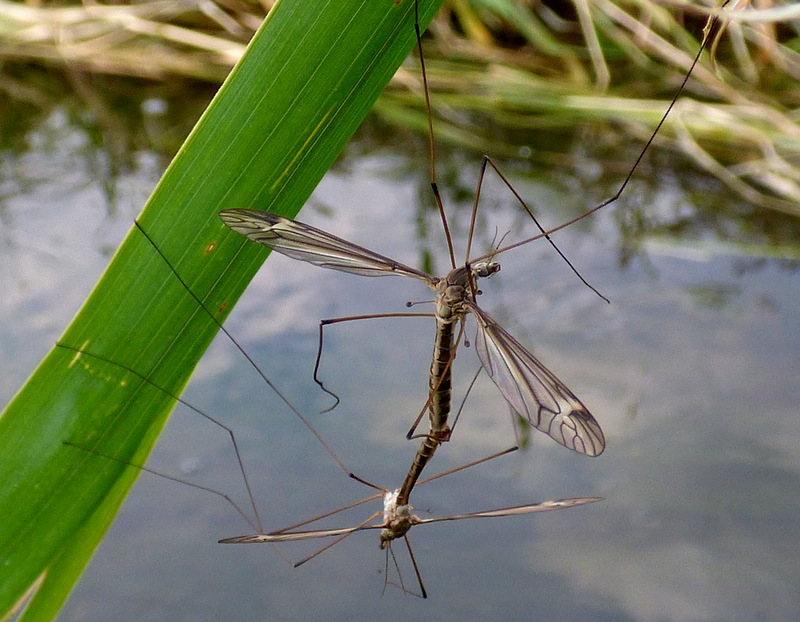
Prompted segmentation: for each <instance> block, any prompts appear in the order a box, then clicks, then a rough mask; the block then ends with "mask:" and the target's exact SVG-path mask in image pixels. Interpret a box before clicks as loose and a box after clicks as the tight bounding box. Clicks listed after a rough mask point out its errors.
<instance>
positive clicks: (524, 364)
mask: <svg viewBox="0 0 800 622" xmlns="http://www.w3.org/2000/svg"><path fill="white" fill-rule="evenodd" d="M469 308H470V311H471V312H472V313H473V315H474V316H475V319H476V320H477V322H478V334H477V337H476V339H475V348H476V349H477V351H478V357H479V358H480V360H481V363H482V364H483V367H484V369H486V372H487V373H488V374H489V377H490V378H491V379H492V381H493V382H494V383H495V384H496V385H497V388H499V389H500V392H501V393H502V394H503V397H505V398H506V400H507V401H508V402H509V404H511V406H512V407H513V408H514V410H516V411H517V412H518V413H519V414H521V415H524V416H525V418H526V419H527V420H528V421H529V422H530V424H531V425H532V426H533V427H535V428H536V429H537V430H540V431H541V432H544V433H546V434H547V435H549V436H550V438H552V439H553V440H555V441H556V442H557V443H560V444H562V445H564V447H567V448H568V449H572V450H573V451H577V452H578V453H581V454H586V455H587V456H599V455H600V454H601V453H603V449H605V445H606V441H605V437H604V436H603V430H601V429H600V424H598V423H597V420H596V419H595V418H594V417H593V416H592V415H591V413H590V412H589V411H588V410H587V409H586V407H585V406H584V405H583V404H582V403H581V401H580V400H579V399H578V398H577V397H575V394H574V393H572V391H570V390H569V389H568V388H567V387H566V386H565V385H564V383H563V382H561V381H560V380H559V379H558V378H556V377H555V376H554V375H553V374H552V373H551V372H550V370H548V369H547V368H546V367H545V366H544V365H542V364H541V363H540V362H539V361H538V360H536V358H534V356H533V355H532V354H531V353H530V352H528V351H527V350H526V349H525V348H524V347H523V346H522V344H520V343H519V342H518V341H517V340H516V339H514V338H513V337H512V336H511V335H509V334H508V333H507V332H506V331H505V330H504V329H503V327H502V326H500V325H499V324H498V323H497V322H495V321H494V320H493V319H492V318H491V317H490V316H489V315H487V314H486V312H485V311H482V310H481V309H480V308H479V307H478V306H476V305H475V304H469Z"/></svg>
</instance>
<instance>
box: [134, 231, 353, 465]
mask: <svg viewBox="0 0 800 622" xmlns="http://www.w3.org/2000/svg"><path fill="white" fill-rule="evenodd" d="M134 223H135V224H136V228H137V229H139V231H141V232H142V235H144V237H145V238H147V240H148V241H149V242H150V244H151V245H152V246H153V248H154V249H155V250H156V252H157V253H158V254H159V255H160V256H161V258H162V259H163V260H164V262H165V263H166V264H167V266H169V269H170V270H171V271H172V274H173V275H175V278H176V279H178V281H180V283H181V284H182V285H183V286H184V288H185V289H186V291H187V292H188V293H189V295H190V296H191V297H192V298H194V300H195V301H196V302H197V304H198V305H199V306H200V308H201V309H203V311H205V313H206V315H208V317H210V318H211V320H212V321H213V322H214V323H215V324H216V325H217V326H218V327H219V329H220V330H221V331H222V332H223V333H224V334H225V335H226V336H227V337H228V339H230V340H231V341H232V342H233V344H234V345H235V346H236V348H237V349H238V350H239V352H241V353H242V355H243V356H244V357H245V359H247V361H248V362H249V363H250V365H251V366H252V367H253V369H255V370H256V372H257V373H258V375H259V376H261V379H262V380H263V381H264V382H265V383H266V385H267V386H268V387H269V388H270V389H272V391H273V392H274V393H275V395H277V396H278V397H279V398H280V400H281V401H282V402H283V403H284V404H285V405H286V406H287V407H288V408H289V410H291V411H292V412H293V413H294V414H295V415H296V416H297V418H298V419H300V421H301V422H302V423H303V425H304V426H306V428H308V430H309V431H310V432H311V433H312V434H313V435H314V437H315V438H316V439H317V441H318V442H319V444H320V445H322V447H324V448H325V451H327V452H328V454H329V455H330V456H331V457H332V458H333V459H334V460H335V461H336V464H338V465H339V467H340V468H341V469H342V470H343V471H344V472H345V473H347V474H348V475H349V474H350V473H352V471H350V469H349V468H348V467H347V465H346V464H345V463H344V462H343V461H342V459H341V458H339V456H337V455H336V453H335V452H334V451H333V449H331V447H330V445H328V443H326V442H325V439H323V438H322V436H320V434H319V432H317V431H316V430H315V429H314V426H312V425H311V423H310V422H309V421H308V419H306V418H305V417H304V416H303V414H302V413H301V412H300V411H299V410H297V408H295V406H294V404H292V403H291V402H290V401H289V400H288V398H286V396H284V395H283V393H281V391H280V390H279V389H278V387H276V386H275V384H273V382H272V381H271V380H270V379H269V378H268V377H267V375H266V374H265V373H264V372H263V371H261V368H259V366H258V365H256V362H255V361H254V360H253V359H252V357H251V356H250V355H249V354H248V353H247V352H246V351H245V349H244V348H243V347H242V346H241V345H240V344H239V342H238V341H236V339H234V337H233V335H231V333H230V332H229V331H228V329H226V328H225V326H223V324H222V322H220V321H219V320H218V319H217V317H216V316H215V315H214V314H213V313H211V311H209V310H208V309H207V308H206V306H205V305H204V304H203V301H202V300H200V298H199V297H198V296H197V294H195V293H194V292H193V291H192V289H191V288H190V287H189V286H188V284H187V283H186V282H185V281H184V280H183V278H182V277H181V275H180V274H178V271H177V270H176V269H175V267H174V266H173V265H172V263H171V262H170V261H169V259H167V257H166V255H164V253H163V252H162V251H161V249H160V248H159V247H158V245H157V244H156V243H155V242H154V241H153V239H152V238H151V237H150V236H149V235H148V233H147V232H146V231H145V230H144V227H142V226H141V225H140V224H139V222H138V221H134Z"/></svg>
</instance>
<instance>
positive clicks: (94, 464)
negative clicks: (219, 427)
mask: <svg viewBox="0 0 800 622" xmlns="http://www.w3.org/2000/svg"><path fill="white" fill-rule="evenodd" d="M440 4H441V0H432V1H431V2H422V5H423V6H422V7H421V11H422V13H423V14H422V15H421V20H422V22H423V24H426V23H427V22H428V21H429V19H430V17H431V16H432V14H433V13H434V12H435V10H436V9H437V8H438V6H439V5H440ZM413 13H414V5H413V2H412V1H411V0H404V1H403V2H402V3H399V4H397V3H395V2H394V0H337V1H336V2H308V1H307V0H281V1H280V2H279V3H278V4H277V5H276V6H275V8H274V10H273V12H272V13H270V15H269V17H268V18H267V20H266V21H265V23H264V25H263V26H262V28H261V29H260V30H259V32H258V34H257V35H256V37H255V38H254V39H253V41H252V42H251V44H250V46H249V47H248V51H247V53H246V55H245V56H244V58H243V59H242V60H241V62H240V63H239V64H238V65H237V66H236V68H235V69H234V70H233V72H232V73H231V75H230V76H229V78H228V80H227V81H226V82H225V84H224V85H223V87H222V89H221V90H220V92H219V93H218V95H217V97H216V98H215V99H214V101H213V102H212V104H211V105H210V106H209V108H208V110H207V111H206V113H205V114H204V116H203V118H202V119H201V120H200V122H199V123H198V125H197V126H196V128H195V129H194V131H193V132H192V134H191V136H190V137H189V139H188V140H187V142H186V143H185V145H184V146H183V148H182V149H181V151H180V153H179V154H178V155H177V156H176V158H175V160H174V161H173V162H172V164H171V165H170V167H169V169H168V171H167V172H166V173H165V175H164V177H163V178H162V179H161V181H160V183H159V185H158V187H157V188H156V190H155V191H154V193H153V195H152V197H151V198H150V200H149V202H148V204H147V207H146V209H145V211H144V212H143V213H142V215H141V217H140V219H139V220H140V222H141V224H142V227H143V228H144V229H145V230H146V231H147V232H148V234H149V235H150V236H151V237H152V238H153V239H154V240H155V242H156V244H157V245H158V246H159V248H160V249H161V250H162V251H163V252H164V254H165V255H166V256H167V257H168V258H169V259H170V261H171V262H172V263H173V265H175V266H176V268H177V270H178V272H179V273H180V274H181V276H182V278H183V279H184V280H185V281H186V282H187V283H188V284H189V286H190V287H191V288H192V290H193V291H194V292H195V293H196V294H197V295H198V296H199V297H200V298H202V299H203V301H204V303H205V305H206V306H207V308H209V309H212V310H214V311H215V314H216V315H217V317H218V318H219V319H220V320H222V319H224V317H225V316H226V315H227V313H228V312H229V311H230V309H231V308H232V306H233V304H234V303H235V302H236V300H237V299H238V297H239V296H240V295H241V293H242V291H243V290H244V288H245V286H246V285H247V283H248V282H249V281H250V279H251V278H252V276H253V274H254V273H255V271H256V270H257V269H258V267H259V265H260V264H261V262H262V261H263V260H264V258H265V253H264V251H262V249H260V248H257V247H256V245H252V244H249V243H247V242H246V241H245V240H244V239H242V238H241V237H240V236H238V235H236V234H234V233H232V232H231V231H229V230H227V229H226V228H225V227H224V225H222V224H221V222H220V221H219V218H218V217H217V213H218V212H219V211H220V210H221V209H223V208H227V207H244V206H249V207H255V208H258V209H264V210H271V211H276V212H280V213H282V214H286V215H290V216H291V215H294V214H295V213H296V212H297V211H298V210H299V209H300V207H301V206H302V204H303V203H304V202H305V201H306V199H307V198H308V196H309V195H310V193H311V191H312V189H313V188H314V186H315V185H316V184H317V182H318V181H319V180H320V179H321V178H322V176H323V174H324V173H325V171H326V170H327V168H328V167H329V166H330V165H331V164H332V162H333V161H334V159H335V158H336V157H337V155H338V154H339V153H340V151H341V149H342V147H343V146H344V144H345V143H346V141H347V140H348V139H349V137H350V136H351V135H352V133H353V132H354V131H355V129H356V127H357V126H358V124H359V123H360V121H361V119H362V118H363V117H364V116H365V115H366V113H367V112H368V110H369V108H370V107H371V106H372V103H373V102H374V101H375V99H376V98H377V96H378V94H379V93H380V92H381V90H382V89H383V87H384V86H385V84H386V83H387V82H388V80H389V79H390V77H391V75H392V74H393V73H394V71H395V70H396V68H397V67H398V66H399V64H400V63H401V62H402V60H403V58H404V57H405V56H406V54H407V52H408V51H409V49H410V48H411V47H412V45H413V43H414V30H413ZM65 285H66V286H68V284H65ZM216 332H217V326H216V324H215V323H214V322H213V321H212V320H211V319H210V318H209V317H208V315H206V314H205V313H204V312H202V311H201V310H199V309H198V306H197V304H196V302H195V301H194V300H193V299H192V298H191V297H190V296H189V294H187V292H186V291H185V289H184V288H183V287H182V286H181V285H180V283H179V282H178V281H177V279H176V278H175V276H174V275H173V274H172V272H171V271H170V270H169V268H168V267H167V266H166V265H165V263H164V261H163V260H162V259H161V257H159V255H158V254H157V253H156V252H155V251H154V249H153V247H152V246H151V245H150V244H149V243H148V242H147V241H146V240H145V239H144V237H143V236H142V234H141V233H140V232H139V231H138V230H136V229H132V230H131V233H130V234H129V235H128V237H127V238H126V240H125V242H124V243H123V245H122V246H121V247H120V249H119V251H118V252H117V254H116V256H115V257H114V259H113V261H112V263H111V264H110V265H109V268H108V270H107V271H106V273H105V274H104V276H103V277H102V278H101V280H100V281H99V282H98V284H97V286H96V288H95V290H94V291H93V292H92V294H91V296H90V297H89V299H88V300H87V301H86V303H85V304H84V306H83V308H82V309H81V311H80V313H79V314H78V315H77V316H76V317H75V319H74V321H73V322H72V324H71V325H70V326H69V328H68V329H67V331H66V332H65V333H64V335H63V337H62V338H61V341H60V343H62V344H66V345H69V346H72V347H75V348H80V349H82V350H85V351H87V352H91V353H93V354H95V355H97V356H98V357H102V358H94V357H91V356H87V355H85V354H84V355H81V356H76V354H75V352H74V351H71V350H67V349H64V348H60V347H56V348H54V349H53V350H52V351H51V352H50V353H49V355H48V356H47V357H46V359H45V360H44V361H43V362H42V364H41V365H40V366H39V368H38V369H37V370H36V372H35V373H34V375H33V376H32V377H31V378H30V379H29V380H28V382H27V383H26V385H25V386H24V387H23V388H22V389H21V390H20V392H19V393H18V394H17V396H16V397H15V398H14V399H13V400H12V402H11V403H10V404H9V406H8V408H7V409H6V411H5V412H4V413H3V415H2V418H0V575H1V576H0V578H1V580H0V612H3V613H4V614H7V613H8V612H10V611H12V610H13V608H14V606H15V605H16V604H17V603H18V602H19V601H20V599H21V598H22V597H23V596H24V595H25V593H26V591H27V590H28V589H29V588H30V586H32V585H33V584H34V582H35V581H36V580H37V579H38V578H40V577H43V578H44V580H43V583H42V585H41V587H40V588H39V590H38V592H37V593H36V594H35V596H34V597H33V600H32V601H31V602H30V604H29V605H28V608H27V610H26V611H25V614H24V616H23V619H25V620H34V619H35V620H44V619H51V618H52V617H53V616H55V615H56V613H57V612H58V610H59V608H60V606H61V604H62V603H63V601H64V600H65V599H66V597H67V595H68V593H69V590H70V589H71V587H72V585H73V584H74V583H75V581H76V580H77V578H78V576H79V575H80V573H81V571H82V569H83V568H84V567H85V565H86V563H87V562H88V559H89V557H90V556H91V553H92V551H93V550H94V548H95V547H96V546H97V544H98V543H99V541H100V539H101V538H102V536H103V534H104V533H105V531H106V529H107V528H108V526H109V524H110V523H111V521H112V520H113V517H114V515H115V513H116V511H117V509H118V507H119V506H120V504H121V503H122V500H123V498H124V496H125V494H126V493H127V491H128V490H129V488H130V487H131V485H132V484H133V481H134V480H135V478H136V475H137V474H138V472H137V470H136V469H131V468H127V467H124V466H123V465H121V464H118V463H115V462H113V461H111V460H108V459H106V458H103V457H101V456H98V455H96V454H93V453H91V452H87V451H81V450H79V449H75V448H73V447H69V446H65V445H64V444H63V442H64V441H71V442H73V443H75V444H77V445H80V446H84V447H90V448H93V449H95V450H96V451H99V452H102V453H104V454H108V455H113V456H116V457H119V458H120V459H122V460H128V461H131V462H133V463H137V464H140V463H142V462H144V460H145V459H146V457H147V454H148V453H149V451H150V450H151V448H152V446H153V445H154V443H155V441H156V438H157V436H158V433H159V432H160V430H161V428H162V427H163V425H164V423H165V421H166V417H167V415H168V413H169V411H170V410H171V409H172V407H173V405H174V400H173V399H171V398H170V397H169V396H168V395H166V394H165V393H164V392H163V391H160V390H158V389H156V388H154V387H153V385H152V384H149V383H146V382H144V381H142V379H141V378H140V376H139V375H137V374H134V373H131V372H130V371H126V370H125V369H124V368H122V367H120V366H118V365H113V364H109V363H107V362H104V361H103V360H102V359H106V360H108V361H115V362H117V363H120V364H122V365H125V366H127V367H128V368H129V369H131V370H136V372H138V374H143V375H145V376H147V377H148V378H150V379H151V380H152V382H153V383H155V384H156V385H158V386H160V387H163V388H165V389H166V390H167V391H169V392H172V393H173V394H175V395H178V394H179V393H180V391H181V390H182V389H183V387H184V386H185V385H186V383H187V382H188V379H189V376H190V375H191V372H192V370H193V369H194V367H195V365H196V364H197V362H198V360H199V359H200V357H201V356H202V354H203V352H204V351H205V349H206V347H207V346H208V344H209V343H210V342H211V340H212V338H213V337H214V335H215V334H216Z"/></svg>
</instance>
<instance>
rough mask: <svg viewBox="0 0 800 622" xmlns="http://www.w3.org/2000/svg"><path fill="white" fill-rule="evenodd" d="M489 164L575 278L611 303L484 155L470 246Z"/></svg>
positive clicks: (477, 189)
mask: <svg viewBox="0 0 800 622" xmlns="http://www.w3.org/2000/svg"><path fill="white" fill-rule="evenodd" d="M487 164H488V165H489V166H491V167H492V169H494V172H495V173H496V174H497V176H498V177H499V178H500V179H501V180H502V181H503V183H504V184H505V185H506V187H507V188H508V189H509V190H510V191H511V193H512V194H513V195H514V197H515V198H516V199H517V201H519V203H520V205H522V207H523V208H525V211H526V212H527V213H528V216H530V217H531V220H533V222H534V224H535V225H536V228H537V229H539V231H540V232H541V233H542V236H543V237H544V238H545V239H546V240H547V241H548V242H549V243H550V246H552V247H553V248H554V249H555V251H556V252H557V253H558V254H559V256H560V257H561V259H563V260H564V261H565V262H566V264H567V265H568V266H569V267H570V269H571V270H572V271H573V272H574V273H575V276H577V277H578V278H579V279H580V280H581V282H582V283H583V284H584V285H586V287H588V288H589V289H591V290H592V291H593V292H594V293H595V294H597V295H598V296H600V298H602V299H603V300H605V301H606V302H608V303H610V302H611V301H610V300H609V299H608V298H606V297H605V296H603V294H601V293H600V292H599V291H598V290H597V288H595V287H594V286H593V285H592V284H591V283H589V282H588V281H587V280H586V279H585V278H583V275H581V273H580V272H578V269H577V268H576V267H575V266H574V265H573V264H572V262H571V261H570V260H569V259H567V256H566V255H565V254H564V253H563V252H562V251H561V249H560V248H558V246H556V243H555V242H554V241H553V239H552V238H551V237H550V235H549V234H548V233H547V231H546V230H545V228H544V227H542V225H541V223H540V222H539V220H538V219H537V218H536V216H535V215H534V214H533V210H532V209H531V208H530V207H529V206H528V204H527V203H526V202H525V200H524V199H523V198H522V196H520V194H519V193H518V192H517V190H516V189H515V188H514V186H512V185H511V182H510V181H508V179H507V178H506V176H505V175H503V173H502V172H501V171H500V169H499V168H498V167H497V165H496V164H495V163H494V161H493V160H492V159H491V158H490V157H489V156H487V155H484V156H483V158H482V160H481V174H480V177H478V185H477V188H476V190H475V203H474V204H473V207H472V220H471V222H470V236H469V242H468V245H469V246H471V245H472V232H473V230H474V228H475V218H476V214H477V210H478V200H479V199H480V194H481V186H482V185H483V178H484V175H485V174H486V165H487ZM469 246H468V247H467V261H469V251H470V248H469Z"/></svg>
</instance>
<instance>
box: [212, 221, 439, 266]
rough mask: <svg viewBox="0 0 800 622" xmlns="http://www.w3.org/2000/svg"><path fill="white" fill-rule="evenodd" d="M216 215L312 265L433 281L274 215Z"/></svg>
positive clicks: (288, 255)
mask: <svg viewBox="0 0 800 622" xmlns="http://www.w3.org/2000/svg"><path fill="white" fill-rule="evenodd" d="M219 217H220V218H221V219H222V222H224V223H225V224H226V225H228V226H229V227H230V228H231V229H233V230H234V231H236V232H237V233H240V234H241V235H243V236H245V237H246V238H248V239H249V240H252V241H253V242H258V243H259V244H262V245H264V246H267V247H269V248H271V249H273V250H275V251H278V252H279V253H281V254H283V255H286V256H287V257H291V258H292V259H298V260H300V261H306V262H308V263H311V264H314V265H315V266H320V267H322V268H330V269H332V270H340V271H342V272H350V273H351V274H360V275H362V276H389V275H392V274H402V275H405V276H410V277H413V278H415V279H421V280H423V281H425V282H431V281H433V278H432V277H431V276H430V275H428V274H426V273H425V272H422V271H421V270H417V269H415V268H411V267H410V266H406V265H404V264H402V263H400V262H397V261H394V260H393V259H389V258H388V257H384V256H383V255H379V254H378V253H373V252H372V251H371V250H368V249H366V248H363V247H361V246H358V245H357V244H353V243H351V242H348V241H347V240H343V239H341V238H339V237H336V236H335V235H331V234H330V233H326V232H325V231H322V230H321V229H317V228H316V227H312V226H310V225H306V224H303V223H301V222H297V221H296V220H291V219H289V218H284V217H283V216H278V215H277V214H271V213H269V212H261V211H258V210H251V209H227V210H223V211H222V212H220V214H219Z"/></svg>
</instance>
